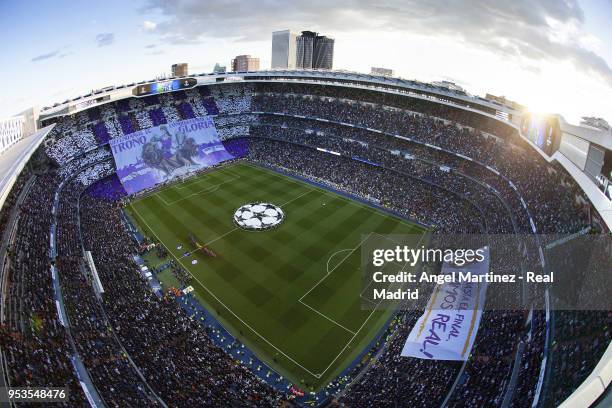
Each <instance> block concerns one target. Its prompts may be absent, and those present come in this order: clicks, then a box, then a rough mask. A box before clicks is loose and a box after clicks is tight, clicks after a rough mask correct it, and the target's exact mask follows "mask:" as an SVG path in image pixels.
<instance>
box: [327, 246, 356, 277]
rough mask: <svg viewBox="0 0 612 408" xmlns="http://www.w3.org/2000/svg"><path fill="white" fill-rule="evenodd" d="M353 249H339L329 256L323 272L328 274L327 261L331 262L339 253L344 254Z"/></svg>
mask: <svg viewBox="0 0 612 408" xmlns="http://www.w3.org/2000/svg"><path fill="white" fill-rule="evenodd" d="M352 250H353V248H346V249H341V250H339V251H336V252H334V253H333V254H331V255H330V256H329V258H327V267H326V268H325V272H327V273H329V261H331V260H332V258H333V257H334V256H336V255H338V254H339V253H342V252H345V251H352Z"/></svg>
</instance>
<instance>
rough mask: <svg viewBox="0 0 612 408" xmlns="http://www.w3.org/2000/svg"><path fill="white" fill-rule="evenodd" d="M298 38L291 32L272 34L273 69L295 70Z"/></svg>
mask: <svg viewBox="0 0 612 408" xmlns="http://www.w3.org/2000/svg"><path fill="white" fill-rule="evenodd" d="M296 38H297V34H296V33H293V32H291V31H290V30H283V31H274V32H273V33H272V69H274V68H285V69H295V57H296Z"/></svg>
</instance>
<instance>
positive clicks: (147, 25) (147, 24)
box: [141, 21, 157, 31]
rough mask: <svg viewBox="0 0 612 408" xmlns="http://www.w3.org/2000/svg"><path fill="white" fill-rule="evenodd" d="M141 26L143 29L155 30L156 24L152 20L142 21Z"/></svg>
mask: <svg viewBox="0 0 612 408" xmlns="http://www.w3.org/2000/svg"><path fill="white" fill-rule="evenodd" d="M141 28H142V29H143V30H144V31H155V28H157V24H156V23H154V22H152V21H143V22H142V25H141Z"/></svg>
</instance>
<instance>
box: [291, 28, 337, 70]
mask: <svg viewBox="0 0 612 408" xmlns="http://www.w3.org/2000/svg"><path fill="white" fill-rule="evenodd" d="M333 65H334V39H333V38H331V37H326V36H324V35H319V34H318V33H315V32H314V31H302V35H300V36H299V37H297V39H296V58H295V66H296V68H306V69H332V68H333Z"/></svg>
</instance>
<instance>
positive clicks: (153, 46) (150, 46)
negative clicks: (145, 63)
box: [145, 44, 157, 49]
mask: <svg viewBox="0 0 612 408" xmlns="http://www.w3.org/2000/svg"><path fill="white" fill-rule="evenodd" d="M155 47H157V45H156V44H148V45H145V48H148V49H151V48H155Z"/></svg>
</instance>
